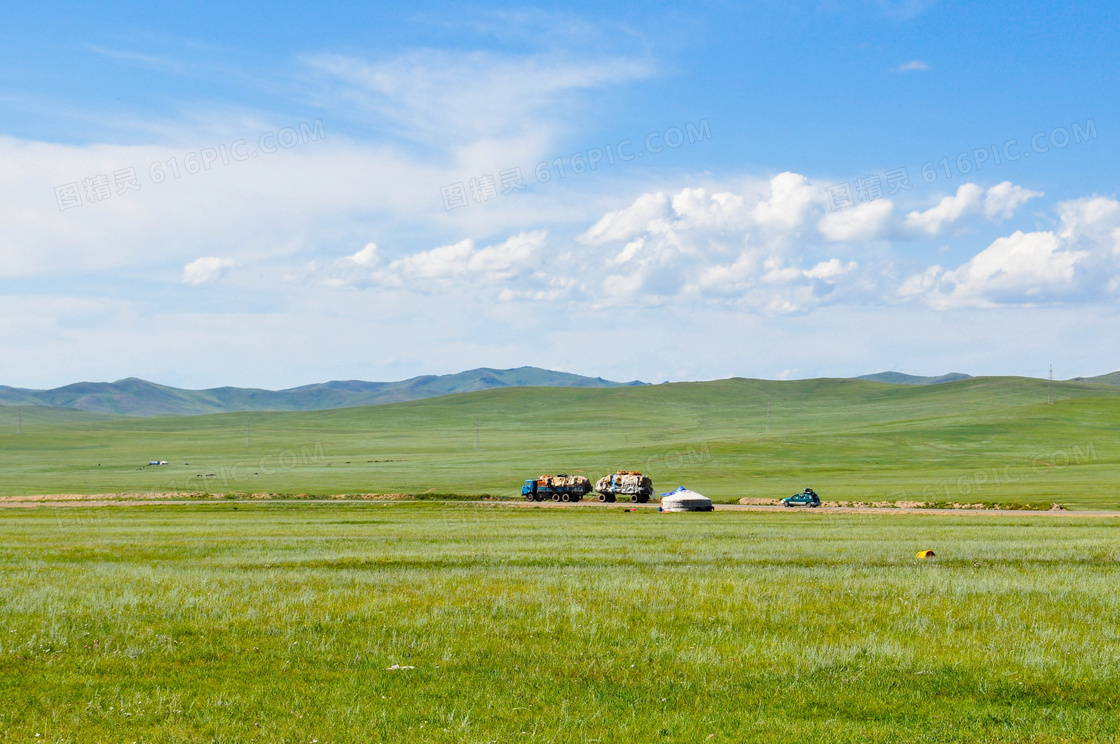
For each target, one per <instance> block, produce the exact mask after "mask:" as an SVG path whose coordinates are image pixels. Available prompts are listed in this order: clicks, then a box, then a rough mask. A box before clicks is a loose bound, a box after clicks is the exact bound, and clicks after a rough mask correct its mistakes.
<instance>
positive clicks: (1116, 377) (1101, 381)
mask: <svg viewBox="0 0 1120 744" xmlns="http://www.w3.org/2000/svg"><path fill="white" fill-rule="evenodd" d="M1070 382H1092V383H1095V384H1097V385H1120V372H1110V373H1108V374H1107V375H1097V376H1096V377H1074V378H1073V379H1072V380H1070Z"/></svg>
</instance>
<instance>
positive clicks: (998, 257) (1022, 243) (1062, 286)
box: [930, 232, 1085, 308]
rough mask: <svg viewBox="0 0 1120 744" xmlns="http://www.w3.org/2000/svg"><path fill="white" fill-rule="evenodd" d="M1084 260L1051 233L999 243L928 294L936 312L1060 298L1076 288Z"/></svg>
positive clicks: (943, 278)
mask: <svg viewBox="0 0 1120 744" xmlns="http://www.w3.org/2000/svg"><path fill="white" fill-rule="evenodd" d="M1084 256H1085V253H1083V252H1080V251H1070V250H1064V249H1063V248H1062V246H1061V244H1060V242H1059V240H1058V238H1057V236H1056V235H1054V233H1052V232H1034V233H1024V232H1015V233H1013V234H1012V235H1010V236H1008V237H1006V238H998V239H997V240H995V241H994V242H993V243H992V244H991V245H990V246H988V247H987V248H986V249H984V250H983V251H981V252H980V253H979V254H977V255H976V256H975V257H974V258H973V259H972V260H971V261H969V262H968V263H966V264H964V265H963V266H961V267H960V268H959V269H957V270H956V271H949V272H945V273H944V274H943V275H942V276H940V277H939V278H938V280H937V288H936V289H935V290H934V292H933V293H932V294H931V295H930V302H931V304H932V305H934V306H935V307H943V308H946V307H993V306H995V305H998V304H1022V303H1027V304H1037V303H1039V302H1046V301H1049V300H1054V299H1060V298H1061V297H1062V295H1063V294H1064V293H1066V292H1068V291H1069V290H1071V289H1073V287H1074V267H1075V265H1076V264H1077V262H1078V261H1079V260H1080V259H1081V258H1083V257H1084Z"/></svg>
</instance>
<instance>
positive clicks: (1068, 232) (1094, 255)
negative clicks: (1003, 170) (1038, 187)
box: [898, 184, 1120, 308]
mask: <svg viewBox="0 0 1120 744" xmlns="http://www.w3.org/2000/svg"><path fill="white" fill-rule="evenodd" d="M1000 186H1003V184H1001V185H1000ZM996 188H997V187H993V189H989V192H988V193H989V195H991V194H992V193H993V190H994V189H996ZM995 194H996V198H999V199H1006V200H1008V201H1013V200H1015V199H1020V200H1023V199H1026V198H1031V196H1033V194H1031V193H1030V192H1028V194H1027V195H1023V194H1019V195H1016V194H1015V193H1014V191H1013V190H1012V189H1007V188H1003V189H1000V190H999V191H996V192H995ZM1057 209H1058V214H1059V216H1060V219H1061V226H1060V229H1058V230H1057V231H1042V232H1029V233H1028V232H1022V231H1017V232H1015V233H1013V234H1011V235H1009V236H1007V237H1003V238H999V239H997V240H995V241H994V242H993V243H992V244H991V245H989V246H988V247H987V248H985V249H984V250H983V251H981V252H980V253H978V254H977V255H976V256H974V257H973V258H972V259H971V260H970V261H967V262H966V263H964V264H963V265H961V266H960V267H959V268H957V269H956V270H955V271H947V270H945V269H943V268H941V267H939V266H933V267H930V268H928V269H926V270H925V271H924V272H923V273H921V274H918V275H915V276H911V277H910V278H908V279H907V280H906V281H905V282H903V283H902V285H901V286H900V287H899V290H898V294H899V295H900V296H902V297H912V298H914V297H916V298H923V299H924V300H925V301H926V302H927V303H929V304H930V305H932V306H933V307H937V308H951V307H993V306H996V305H1016V304H1018V305H1022V304H1040V303H1049V302H1084V301H1089V300H1092V299H1094V298H1097V297H1099V296H1101V294H1102V293H1105V292H1112V291H1114V287H1115V284H1116V282H1117V278H1118V277H1120V202H1117V201H1116V200H1114V199H1109V198H1106V197H1088V198H1085V199H1075V200H1071V201H1067V202H1062V203H1061V204H1059V205H1058V208H1057ZM996 211H997V213H1001V212H1000V208H998V207H997V209H996Z"/></svg>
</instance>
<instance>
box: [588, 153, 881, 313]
mask: <svg viewBox="0 0 1120 744" xmlns="http://www.w3.org/2000/svg"><path fill="white" fill-rule="evenodd" d="M826 203H827V202H826V199H825V195H824V192H823V190H822V189H821V188H820V187H819V186H816V185H814V184H813V183H812V182H811V181H810V180H809V179H808V178H806V177H805V176H803V175H800V174H797V173H788V172H787V173H780V174H778V175H776V176H774V177H772V178H770V179H768V180H767V181H764V182H754V183H748V184H742V185H741V186H740V187H739V188H737V189H734V190H727V189H713V188H707V187H690V188H684V189H681V190H680V191H678V192H676V193H672V194H670V193H666V192H664V191H658V192H651V193H647V194H644V195H642V196H641V197H639V198H638V199H636V200H635V201H634V202H633V203H632V204H631V205H630V206H629V207H626V208H624V209H620V210H615V211H612V212H608V213H607V214H605V215H603V217H602V218H601V219H600V220H598V221H597V222H596V223H594V224H593V225H592V226H591V228H589V229H588V230H587V231H586V232H584V233H583V234H582V235H581V236H580V240H581V243H582V244H584V245H587V246H590V247H592V248H601V249H602V251H603V252H602V254H601V256H602V258H601V260H602V266H605V267H606V268H607V269H608V271H607V275H606V276H605V277H604V279H603V280H602V281H601V282H598V283H594V286H593V288H592V290H591V291H592V293H593V294H594V296H595V297H596V298H597V300H598V304H600V305H603V304H621V305H630V304H634V303H640V304H644V305H650V304H657V303H662V302H665V301H667V300H668V299H670V298H673V297H688V298H691V300H692V301H701V302H706V303H726V304H731V305H736V306H742V307H745V308H751V309H754V310H758V311H761V312H764V313H779V314H783V313H791V312H800V311H803V310H805V309H807V308H809V307H812V306H814V305H816V304H819V303H821V302H823V301H825V300H826V299H827V298H829V297H830V296H833V295H834V294H835V293H837V292H839V291H841V289H842V285H843V286H844V287H846V286H855V285H856V284H857V283H858V282H857V281H856V280H855V278H854V276H855V274H856V273H858V271H859V264H857V263H856V262H855V261H851V260H844V259H842V258H840V257H836V256H828V255H826V256H824V257H821V256H820V255H819V253H820V252H821V251H823V250H825V249H824V247H823V244H822V243H821V239H820V237H819V233H818V232H816V231H814V230H812V229H810V230H809V231H808V232H805V228H806V226H809V227H810V228H811V226H812V225H813V224H814V223H815V222H816V219H817V217H818V216H819V215H820V214H821V212H823V210H824V208H825V205H826ZM884 206H885V207H887V209H888V211H889V208H890V205H889V203H885V204H884V203H878V204H871V205H868V206H867V207H861V208H857V209H856V210H853V211H854V212H855V216H856V218H859V217H861V216H863V215H864V214H865V213H866V211H867V209H871V210H882V209H883V208H884ZM838 218H839V219H841V220H851V219H852V217H851V216H849V215H844V214H839V215H838ZM825 226H826V229H833V228H834V230H833V233H834V234H837V235H839V234H840V233H843V234H845V235H852V236H854V235H855V234H856V233H855V231H853V230H852V229H844V228H843V226H841V225H836V224H835V223H834V222H826V223H825ZM874 229H875V227H874V226H873V228H872V231H873V230H874ZM590 256H591V257H592V258H593V257H594V254H590ZM597 271H599V269H598V268H597V267H596V266H595V265H594V264H590V265H589V266H588V273H590V274H594V273H596V272H597Z"/></svg>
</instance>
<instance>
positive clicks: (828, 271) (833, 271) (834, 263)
mask: <svg viewBox="0 0 1120 744" xmlns="http://www.w3.org/2000/svg"><path fill="white" fill-rule="evenodd" d="M857 266H858V265H857V264H856V262H855V261H849V262H848V263H843V262H841V261H840V259H838V258H830V259H829V260H827V261H821V262H820V263H819V264H817V265H816V266H814V267H813V268H811V269H807V270H806V271H805V272H804V274H805V276H807V277H809V278H810V279H832V278H834V277H837V276H840V275H841V274H847V273H848V272H851V271H855V269H856V268H857Z"/></svg>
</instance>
